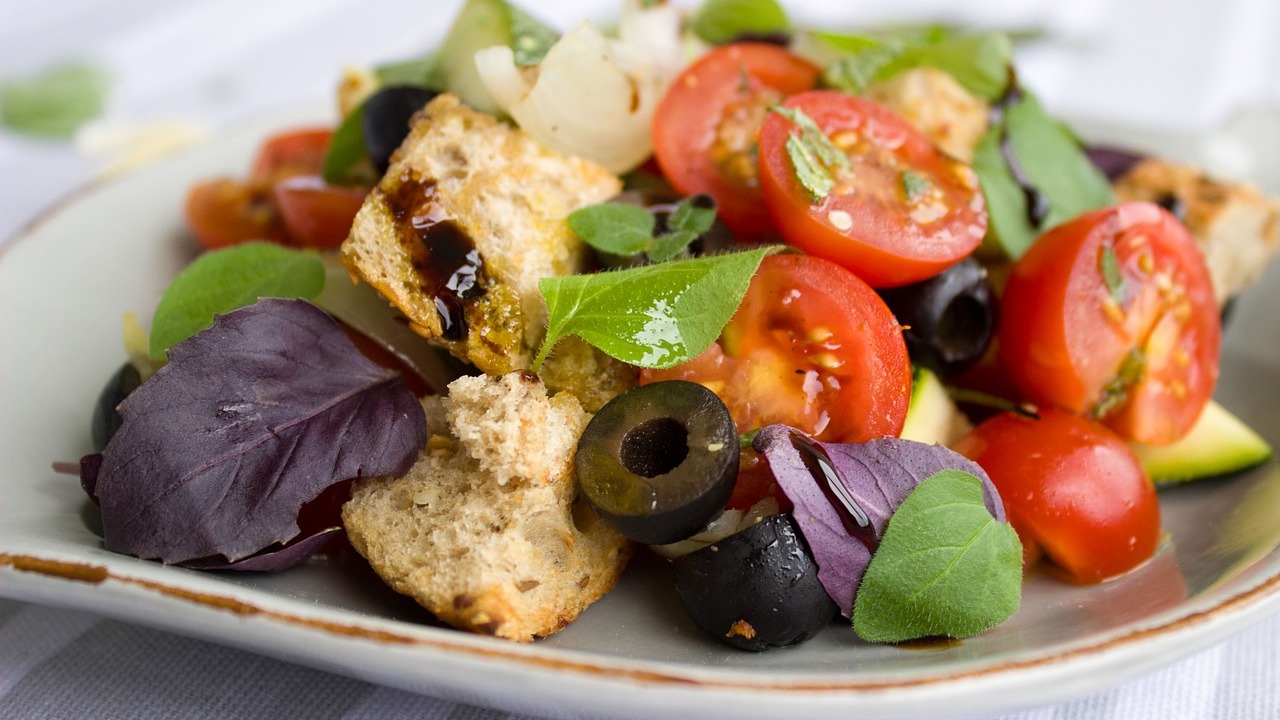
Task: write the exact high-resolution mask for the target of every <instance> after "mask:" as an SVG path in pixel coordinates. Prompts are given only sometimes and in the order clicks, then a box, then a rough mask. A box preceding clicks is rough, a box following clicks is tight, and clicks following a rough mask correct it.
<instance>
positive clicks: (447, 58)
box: [432, 0, 558, 113]
mask: <svg viewBox="0 0 1280 720" xmlns="http://www.w3.org/2000/svg"><path fill="white" fill-rule="evenodd" d="M557 38H558V36H557V35H556V33H555V31H554V30H552V29H551V28H549V27H547V26H546V25H544V24H542V23H541V22H539V21H537V20H535V19H534V18H532V17H530V16H529V15H528V14H527V13H525V12H524V11H522V10H520V9H519V8H516V7H514V6H513V5H511V4H510V3H508V2H505V0H467V3H466V4H465V5H463V6H462V10H460V11H459V12H458V17H457V18H456V19H455V20H454V21H453V27H451V28H450V29H449V34H448V35H447V36H446V37H445V41H444V44H443V45H441V46H440V51H439V52H438V53H437V54H436V66H435V72H434V74H433V77H432V80H433V81H434V82H433V83H432V84H433V85H434V86H437V87H443V88H444V89H445V90H447V91H449V92H451V93H453V94H454V95H457V96H458V97H459V98H462V101H463V102H465V103H466V104H468V105H470V106H471V107H473V108H475V109H476V110H480V111H481V112H488V113H497V112H498V109H499V108H498V105H497V103H495V102H494V101H493V98H492V97H490V96H489V91H488V90H487V89H486V88H485V86H484V82H483V81H482V80H481V79H480V73H479V71H477V70H476V61H475V58H476V53H477V52H479V51H480V50H483V49H485V48H489V47H493V46H494V45H506V46H507V47H509V48H511V50H512V52H513V53H515V58H516V64H517V65H534V64H537V63H538V61H540V60H541V59H542V56H543V55H546V53H547V50H548V49H550V48H551V46H552V45H554V44H555V42H556V39H557Z"/></svg>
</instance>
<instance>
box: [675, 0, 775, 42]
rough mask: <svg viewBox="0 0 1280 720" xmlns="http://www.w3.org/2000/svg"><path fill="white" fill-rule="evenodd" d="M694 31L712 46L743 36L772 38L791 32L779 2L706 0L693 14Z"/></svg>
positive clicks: (765, 0)
mask: <svg viewBox="0 0 1280 720" xmlns="http://www.w3.org/2000/svg"><path fill="white" fill-rule="evenodd" d="M692 26H693V32H694V33H695V34H696V35H697V36H698V37H700V38H702V39H703V40H706V41H707V42H709V43H713V44H719V43H726V42H729V41H730V40H733V39H734V38H737V37H740V36H742V35H769V34H772V33H784V32H787V31H788V30H790V29H791V22H790V21H788V20H787V13H786V11H784V10H783V9H782V6H781V5H779V4H778V2H777V0H705V2H703V3H702V6H701V7H699V8H698V10H697V12H695V13H694V14H693V23H692Z"/></svg>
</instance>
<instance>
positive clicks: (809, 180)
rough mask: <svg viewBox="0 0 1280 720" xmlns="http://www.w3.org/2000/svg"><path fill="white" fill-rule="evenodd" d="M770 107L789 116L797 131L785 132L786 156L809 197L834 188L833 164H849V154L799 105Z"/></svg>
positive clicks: (815, 199) (822, 193)
mask: <svg viewBox="0 0 1280 720" xmlns="http://www.w3.org/2000/svg"><path fill="white" fill-rule="evenodd" d="M772 110H773V111H774V112H776V113H778V114H779V115H781V116H783V117H785V118H787V119H788V120H790V121H791V122H792V123H793V124H794V125H795V126H796V130H798V132H792V133H791V134H790V135H788V136H787V144H786V148H787V157H788V158H790V159H791V166H792V167H793V168H795V171H796V179H797V180H799V181H800V185H801V186H802V187H804V189H805V192H807V193H808V194H809V198H810V199H811V200H813V201H814V202H818V201H820V200H822V199H823V198H825V197H826V196H827V195H829V194H830V193H831V191H832V190H833V189H835V185H836V180H835V175H834V174H833V173H832V168H845V167H848V166H849V157H848V156H847V155H845V154H844V152H843V151H841V150H840V148H838V147H836V146H835V143H833V142H831V138H829V137H827V136H826V135H825V134H824V133H823V132H822V129H821V128H819V127H818V125H817V123H815V122H814V121H813V118H811V117H809V116H808V115H807V114H805V112H804V111H803V110H800V109H799V108H789V107H784V106H781V105H779V106H775V107H773V108H772Z"/></svg>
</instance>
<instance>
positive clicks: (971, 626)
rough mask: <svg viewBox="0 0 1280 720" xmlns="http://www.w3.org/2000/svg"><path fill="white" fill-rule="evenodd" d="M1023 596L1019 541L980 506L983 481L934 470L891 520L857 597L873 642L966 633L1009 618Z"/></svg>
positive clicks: (859, 624) (857, 614) (861, 622)
mask: <svg viewBox="0 0 1280 720" xmlns="http://www.w3.org/2000/svg"><path fill="white" fill-rule="evenodd" d="M1021 596H1022V545H1021V544H1020V543H1019V542H1018V535H1017V533H1015V532H1014V531H1013V527H1012V526H1010V525H1008V524H1006V523H1002V522H998V521H996V519H995V518H993V517H992V516H991V513H990V512H988V511H987V508H986V507H985V506H984V505H983V500H982V481H981V480H979V479H978V478H977V477H975V476H973V475H971V474H969V473H967V472H963V471H960V470H943V471H941V472H938V473H936V474H934V475H931V476H929V477H928V478H926V479H925V481H924V482H922V483H920V485H919V486H918V487H916V488H915V489H914V490H912V491H911V494H910V495H908V496H907V499H906V500H904V501H903V502H902V505H901V506H899V507H898V510H897V511H896V512H895V513H894V514H893V517H891V518H890V519H889V526H888V527H887V528H886V529H885V533H884V537H883V538H882V539H881V540H880V547H879V549H878V550H876V553H875V555H873V556H871V564H870V565H869V566H868V567H867V572H866V574H865V575H863V577H862V584H861V586H859V588H858V594H857V596H856V599H855V601H854V609H853V628H854V630H855V631H857V633H858V635H859V636H860V637H862V639H864V640H868V641H870V642H902V641H904V640H912V639H915V638H921V637H933V636H946V637H955V638H965V637H970V636H973V635H977V634H978V633H980V632H982V631H984V630H986V629H988V628H991V627H993V626H995V625H998V624H999V623H1001V622H1003V621H1005V620H1006V619H1008V618H1009V616H1010V615H1013V613H1014V612H1015V611H1016V610H1017V609H1018V605H1019V603H1020V601H1021Z"/></svg>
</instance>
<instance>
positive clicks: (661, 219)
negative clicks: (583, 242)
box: [596, 189, 734, 267]
mask: <svg viewBox="0 0 1280 720" xmlns="http://www.w3.org/2000/svg"><path fill="white" fill-rule="evenodd" d="M683 200H684V197H683V196H681V195H678V194H676V193H674V192H668V191H664V190H660V189H648V190H623V191H622V192H621V193H618V195H617V196H615V197H614V198H613V199H612V200H610V201H609V202H615V203H626V204H628V205H639V206H640V207H642V208H644V209H646V210H648V211H649V212H651V213H653V218H654V226H653V234H654V235H655V236H659V235H663V234H666V233H668V232H670V231H671V228H670V226H668V225H667V221H668V219H670V217H671V213H673V212H675V211H676V207H678V206H679V205H680V202H681V201H683ZM690 202H692V203H693V204H694V205H695V206H696V207H706V208H709V207H714V206H715V201H714V200H712V199H711V196H710V195H694V196H693V197H692V198H691V199H690ZM733 243H734V238H733V233H732V232H731V231H730V230H729V226H727V225H725V224H724V222H723V221H722V220H721V219H720V218H718V217H717V218H716V221H715V223H713V224H712V225H711V229H710V230H707V231H706V232H704V233H702V234H701V235H699V236H698V237H697V239H696V240H694V241H693V242H692V243H690V244H689V247H687V248H685V251H684V252H682V253H680V255H679V256H678V257H682V258H684V257H694V256H697V255H710V254H712V253H716V252H720V251H721V250H727V249H728V248H730V247H732V246H733ZM596 255H597V257H598V258H599V260H600V264H601V265H602V266H605V267H635V266H637V265H646V264H648V263H649V259H648V258H647V257H645V256H644V255H632V256H624V255H612V254H609V253H601V252H597V253H596Z"/></svg>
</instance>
